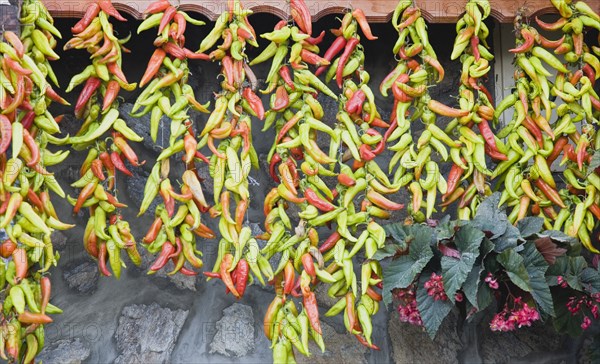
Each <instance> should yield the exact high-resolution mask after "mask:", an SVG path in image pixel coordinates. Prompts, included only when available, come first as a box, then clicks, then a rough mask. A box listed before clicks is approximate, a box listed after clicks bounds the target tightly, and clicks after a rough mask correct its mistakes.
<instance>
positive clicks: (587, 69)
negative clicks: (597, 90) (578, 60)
mask: <svg viewBox="0 0 600 364" xmlns="http://www.w3.org/2000/svg"><path fill="white" fill-rule="evenodd" d="M581 70H582V71H583V73H584V74H585V75H586V77H587V78H589V79H590V81H591V82H592V87H594V85H595V84H596V71H595V70H594V69H593V68H592V66H590V64H589V63H586V64H584V65H583V68H581Z"/></svg>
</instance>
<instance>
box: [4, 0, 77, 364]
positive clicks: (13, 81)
mask: <svg viewBox="0 0 600 364" xmlns="http://www.w3.org/2000/svg"><path fill="white" fill-rule="evenodd" d="M20 21H21V24H22V25H23V27H22V33H21V36H20V37H19V36H17V35H16V34H15V33H12V32H4V33H3V41H2V42H0V54H1V63H0V111H1V114H0V135H1V139H0V171H1V173H0V174H1V175H2V183H0V228H2V229H5V231H6V233H7V235H8V239H7V240H6V241H3V242H2V243H1V244H0V255H1V256H2V257H3V258H5V259H7V258H11V259H10V260H1V261H0V287H2V293H1V299H2V317H3V319H2V322H1V324H0V358H2V359H4V360H8V361H10V362H14V361H17V360H22V361H23V362H28V363H29V362H33V360H34V359H35V357H36V355H37V354H38V353H39V352H40V351H41V350H42V348H43V346H44V341H45V334H44V325H45V324H48V323H51V322H52V318H51V317H50V316H48V315H49V314H58V313H61V312H62V311H61V310H60V309H59V308H58V307H56V306H53V305H52V304H50V303H49V300H50V295H51V283H50V278H49V277H48V275H47V274H48V271H49V269H50V267H51V266H52V265H56V263H57V260H58V255H56V254H55V253H54V250H53V245H52V238H51V234H52V232H53V231H54V230H66V229H69V228H71V227H73V225H69V224H65V223H63V222H61V221H60V220H59V218H58V215H57V214H56V211H55V210H54V207H53V205H52V202H51V200H50V191H53V192H55V193H56V194H57V195H59V196H60V197H63V198H64V196H65V195H64V192H63V190H62V188H61V187H60V185H59V184H58V183H57V181H56V179H55V177H54V175H53V174H52V173H50V172H48V170H47V169H46V168H47V167H49V166H52V165H56V164H58V163H60V162H62V161H63V160H64V159H65V158H66V157H67V156H68V155H69V152H68V151H64V152H63V151H58V152H56V153H52V152H50V151H49V150H47V149H46V148H47V146H48V144H49V143H50V144H61V143H62V142H63V141H61V140H60V139H58V138H56V137H54V136H53V134H56V133H59V132H60V128H59V125H58V123H59V122H60V118H59V117H56V118H55V117H54V116H53V115H52V114H51V113H50V111H49V110H48V107H49V106H50V104H51V103H52V102H53V101H54V102H59V103H61V104H65V105H67V104H68V103H67V102H66V101H65V100H64V99H63V98H61V97H60V96H59V95H58V94H57V93H56V92H55V91H54V90H53V88H52V87H51V86H50V84H49V83H48V81H47V79H50V80H51V81H52V82H53V83H54V84H55V85H56V86H57V87H58V81H57V79H56V76H55V75H54V72H53V70H52V66H51V65H50V63H49V61H53V60H57V59H58V58H59V57H58V55H57V54H56V53H55V52H54V48H55V47H56V43H57V41H56V38H55V37H59V38H60V36H61V35H60V32H59V31H58V29H56V27H55V26H54V25H53V23H54V20H53V19H52V17H51V16H50V14H49V13H48V11H47V9H46V8H45V7H44V5H43V4H42V3H41V2H39V1H36V0H26V1H25V2H24V3H23V8H22V14H21V19H20ZM7 155H8V156H10V158H9V159H8V160H7Z"/></svg>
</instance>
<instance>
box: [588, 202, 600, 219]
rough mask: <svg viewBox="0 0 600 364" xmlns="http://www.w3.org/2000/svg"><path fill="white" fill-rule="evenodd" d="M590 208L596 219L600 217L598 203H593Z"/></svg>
mask: <svg viewBox="0 0 600 364" xmlns="http://www.w3.org/2000/svg"><path fill="white" fill-rule="evenodd" d="M588 210H590V212H591V213H592V215H594V217H596V219H600V206H598V205H597V204H592V205H591V206H590V207H588Z"/></svg>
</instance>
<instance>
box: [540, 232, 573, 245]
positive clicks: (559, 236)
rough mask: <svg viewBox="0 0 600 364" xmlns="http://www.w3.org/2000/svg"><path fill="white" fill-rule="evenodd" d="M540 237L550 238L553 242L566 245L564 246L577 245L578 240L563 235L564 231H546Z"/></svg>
mask: <svg viewBox="0 0 600 364" xmlns="http://www.w3.org/2000/svg"><path fill="white" fill-rule="evenodd" d="M538 235H539V236H540V237H543V236H549V237H550V238H551V239H552V240H554V241H556V242H559V243H564V244H568V245H574V244H577V239H576V238H573V237H571V236H569V235H567V234H565V233H563V232H562V231H558V230H545V231H542V232H541V233H540V234H538Z"/></svg>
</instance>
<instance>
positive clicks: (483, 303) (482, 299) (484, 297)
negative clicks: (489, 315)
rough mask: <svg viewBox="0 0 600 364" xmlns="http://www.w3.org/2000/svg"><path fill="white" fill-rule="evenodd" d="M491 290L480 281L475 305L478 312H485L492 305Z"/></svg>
mask: <svg viewBox="0 0 600 364" xmlns="http://www.w3.org/2000/svg"><path fill="white" fill-rule="evenodd" d="M492 298H493V296H492V290H491V288H490V287H489V286H488V285H487V283H485V282H483V281H480V282H479V290H477V304H478V305H479V311H483V310H485V309H486V308H487V307H488V306H489V305H491V304H492Z"/></svg>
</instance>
